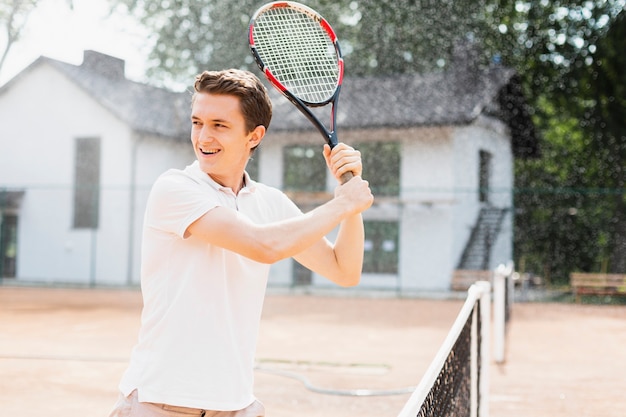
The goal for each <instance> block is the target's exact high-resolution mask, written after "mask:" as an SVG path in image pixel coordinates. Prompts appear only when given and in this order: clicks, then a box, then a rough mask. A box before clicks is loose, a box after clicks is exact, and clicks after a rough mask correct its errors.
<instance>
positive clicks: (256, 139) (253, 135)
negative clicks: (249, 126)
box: [248, 125, 265, 148]
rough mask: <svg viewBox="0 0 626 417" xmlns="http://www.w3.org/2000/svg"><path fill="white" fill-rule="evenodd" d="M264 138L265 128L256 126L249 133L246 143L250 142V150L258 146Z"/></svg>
mask: <svg viewBox="0 0 626 417" xmlns="http://www.w3.org/2000/svg"><path fill="white" fill-rule="evenodd" d="M264 136H265V126H263V125H258V126H257V127H255V128H254V130H253V131H252V132H250V139H248V141H249V142H250V148H255V147H257V146H259V144H260V143H261V140H262V139H263V137H264Z"/></svg>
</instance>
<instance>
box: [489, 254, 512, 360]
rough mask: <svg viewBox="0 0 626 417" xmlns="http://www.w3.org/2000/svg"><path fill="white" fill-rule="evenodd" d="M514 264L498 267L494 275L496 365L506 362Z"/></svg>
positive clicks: (494, 348) (494, 345) (494, 349)
mask: <svg viewBox="0 0 626 417" xmlns="http://www.w3.org/2000/svg"><path fill="white" fill-rule="evenodd" d="M512 272H513V263H512V262H509V263H507V265H506V266H505V265H504V264H500V265H498V267H497V268H496V269H495V271H494V274H493V310H494V311H493V333H494V340H493V351H494V352H493V356H494V360H495V362H496V363H499V364H502V363H504V361H505V350H506V349H505V344H506V319H507V310H508V308H510V302H511V289H510V283H512V279H511V275H512Z"/></svg>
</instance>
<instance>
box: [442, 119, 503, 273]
mask: <svg viewBox="0 0 626 417" xmlns="http://www.w3.org/2000/svg"><path fill="white" fill-rule="evenodd" d="M509 138H510V135H509V132H508V129H507V128H506V126H505V125H504V124H503V123H502V122H500V121H499V120H496V119H493V118H490V117H486V116H481V117H479V118H478V119H477V120H476V122H474V123H473V124H471V125H469V126H464V127H459V128H457V129H455V132H454V137H453V141H454V147H453V154H452V157H453V160H454V162H453V168H454V183H455V184H456V190H455V200H456V201H457V202H458V203H457V204H456V205H455V208H454V214H453V219H454V226H453V228H454V230H455V233H456V234H457V236H456V238H455V240H454V247H453V253H452V256H453V259H454V260H455V263H458V261H459V260H460V258H461V254H462V252H463V249H464V247H465V244H466V242H467V240H468V239H469V236H470V233H471V230H472V227H473V226H474V224H475V223H476V219H477V217H478V214H479V211H480V208H481V207H483V206H484V205H485V203H481V202H480V201H479V196H478V189H479V169H478V167H479V152H480V151H481V150H484V151H487V152H489V153H490V154H491V155H493V157H492V166H491V178H490V193H489V204H490V205H492V206H493V207H497V208H507V209H509V211H508V212H507V215H506V217H505V219H504V222H503V225H502V229H501V230H500V234H499V235H498V240H497V241H496V242H495V244H494V246H493V251H492V255H491V265H490V266H489V269H493V268H495V267H496V266H497V265H498V264H500V263H506V262H507V261H509V260H510V259H512V256H513V248H512V239H513V221H512V218H513V216H512V207H513V201H512V200H513V194H512V190H513V151H512V147H511V141H510V139H509ZM455 266H456V265H455Z"/></svg>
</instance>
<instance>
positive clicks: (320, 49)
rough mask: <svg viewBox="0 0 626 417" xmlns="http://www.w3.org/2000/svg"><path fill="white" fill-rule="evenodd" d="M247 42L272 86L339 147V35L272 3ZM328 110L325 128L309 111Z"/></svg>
mask: <svg viewBox="0 0 626 417" xmlns="http://www.w3.org/2000/svg"><path fill="white" fill-rule="evenodd" d="M248 42H249V44H250V51H251V52H252V55H253V56H254V59H255V60H256V63H257V64H258V66H259V68H260V69H261V71H262V72H263V74H265V76H266V77H267V79H268V81H269V82H270V83H271V84H272V85H273V86H274V87H275V88H277V89H278V91H280V92H281V93H282V94H283V95H284V96H285V97H287V98H288V99H289V101H291V103H293V104H294V105H295V106H296V107H297V108H298V109H299V110H300V111H301V112H302V113H303V114H304V115H305V116H306V117H307V118H308V119H309V120H310V121H311V123H313V125H314V126H315V127H317V129H318V130H319V131H320V133H321V134H322V136H323V137H324V139H325V140H326V142H327V143H328V144H329V145H330V147H331V149H332V148H333V147H335V145H337V143H338V140H337V132H336V130H335V123H336V118H337V102H338V101H339V91H340V90H341V83H342V81H343V58H342V57H341V50H340V49H339V43H338V41H337V35H335V32H334V31H333V29H332V28H331V26H330V24H328V22H327V21H326V19H324V18H323V17H322V16H321V15H320V14H319V13H317V12H316V11H315V10H313V9H311V8H310V7H307V6H305V5H303V4H300V3H296V2H293V1H276V2H273V3H268V4H266V5H264V6H262V7H261V8H259V9H258V10H257V11H256V12H255V13H254V15H253V16H252V19H250V26H249V28H248ZM328 104H330V105H331V111H330V121H329V125H328V128H327V127H326V126H325V125H324V124H323V123H322V122H321V121H320V120H319V119H318V118H317V117H316V116H315V115H314V114H313V112H312V111H311V108H315V107H322V106H326V105H328ZM352 177H353V174H352V172H346V173H344V174H343V175H342V176H341V182H342V183H345V182H346V181H348V180H349V179H350V178H352Z"/></svg>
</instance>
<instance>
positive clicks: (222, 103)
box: [191, 93, 265, 193]
mask: <svg viewBox="0 0 626 417" xmlns="http://www.w3.org/2000/svg"><path fill="white" fill-rule="evenodd" d="M191 123H192V129H191V143H192V145H193V149H194V152H195V154H196V158H197V159H198V162H199V164H200V169H201V170H202V171H203V172H205V173H206V174H208V175H209V176H210V177H211V178H212V179H213V180H214V181H216V182H217V183H219V184H221V185H223V186H225V187H230V188H232V190H233V191H234V192H235V193H237V192H239V190H240V189H241V187H242V185H243V171H244V169H245V167H246V164H247V163H248V159H249V158H250V154H251V152H252V149H253V148H255V147H256V146H258V144H259V143H260V142H261V139H262V138H263V136H264V135H265V127H264V126H257V127H255V128H254V129H253V130H252V131H248V130H247V129H246V124H245V120H244V117H243V114H242V112H241V105H240V99H239V97H237V96H233V95H226V94H210V93H198V94H196V96H195V97H194V100H193V105H192V107H191Z"/></svg>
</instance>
